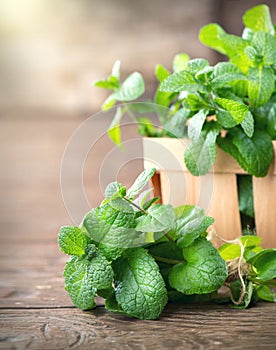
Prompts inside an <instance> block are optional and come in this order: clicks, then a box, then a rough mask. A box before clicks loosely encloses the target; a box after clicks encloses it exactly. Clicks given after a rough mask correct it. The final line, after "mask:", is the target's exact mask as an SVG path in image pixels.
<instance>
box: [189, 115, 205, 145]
mask: <svg viewBox="0 0 276 350" xmlns="http://www.w3.org/2000/svg"><path fill="white" fill-rule="evenodd" d="M208 112H209V110H208V109H202V110H200V111H199V112H198V113H196V114H195V115H194V116H193V117H192V118H191V119H189V125H188V136H189V138H190V139H191V140H193V141H196V140H197V139H198V138H199V136H200V133H201V131H202V127H203V124H204V122H205V119H206V116H207V114H208Z"/></svg>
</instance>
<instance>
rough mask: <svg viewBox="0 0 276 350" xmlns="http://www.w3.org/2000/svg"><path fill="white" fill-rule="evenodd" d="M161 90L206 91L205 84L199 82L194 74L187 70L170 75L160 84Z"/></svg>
mask: <svg viewBox="0 0 276 350" xmlns="http://www.w3.org/2000/svg"><path fill="white" fill-rule="evenodd" d="M160 91H164V92H181V91H189V92H198V91H203V92H204V91H206V88H205V86H204V85H202V84H200V83H198V82H197V81H196V80H195V78H194V77H193V75H192V74H191V73H190V72H188V71H186V70H182V71H180V72H178V73H174V74H172V75H170V76H169V77H168V78H167V79H166V80H164V81H163V83H162V84H161V86H160Z"/></svg>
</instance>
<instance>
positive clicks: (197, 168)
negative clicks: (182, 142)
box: [184, 129, 219, 176]
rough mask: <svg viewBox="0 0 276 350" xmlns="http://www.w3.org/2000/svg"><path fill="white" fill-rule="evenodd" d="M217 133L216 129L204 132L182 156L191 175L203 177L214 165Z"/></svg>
mask: <svg viewBox="0 0 276 350" xmlns="http://www.w3.org/2000/svg"><path fill="white" fill-rule="evenodd" d="M218 133H219V130H218V129H213V130H209V131H208V132H205V131H204V132H202V133H201V135H200V137H199V138H198V139H197V140H195V141H192V142H191V143H190V144H189V146H188V147H187V149H186V151H185V155H184V159H185V164H186V166H187V168H188V169H189V171H190V172H191V173H192V174H193V175H195V176H199V175H205V174H206V173H207V172H208V171H209V170H210V168H211V166H212V165H213V164H214V161H215V159H216V138H217V135H218Z"/></svg>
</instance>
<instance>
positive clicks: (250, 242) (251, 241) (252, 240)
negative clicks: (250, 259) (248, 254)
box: [240, 235, 262, 248]
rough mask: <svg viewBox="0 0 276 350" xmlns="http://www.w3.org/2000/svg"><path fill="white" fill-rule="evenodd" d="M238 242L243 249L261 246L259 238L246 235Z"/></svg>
mask: <svg viewBox="0 0 276 350" xmlns="http://www.w3.org/2000/svg"><path fill="white" fill-rule="evenodd" d="M240 241H241V243H242V245H243V246H244V248H254V247H258V246H259V245H260V244H261V241H262V240H261V237H259V236H252V235H246V236H242V237H240Z"/></svg>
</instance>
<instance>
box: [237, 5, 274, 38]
mask: <svg viewBox="0 0 276 350" xmlns="http://www.w3.org/2000/svg"><path fill="white" fill-rule="evenodd" d="M243 23H244V24H245V26H246V27H248V28H250V29H251V30H253V31H254V32H257V31H263V32H267V33H270V34H272V35H274V33H275V30H274V26H273V23H272V21H271V17H270V12H269V7H268V6H267V5H258V6H255V7H253V8H251V9H249V10H248V11H246V13H245V14H244V16H243Z"/></svg>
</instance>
